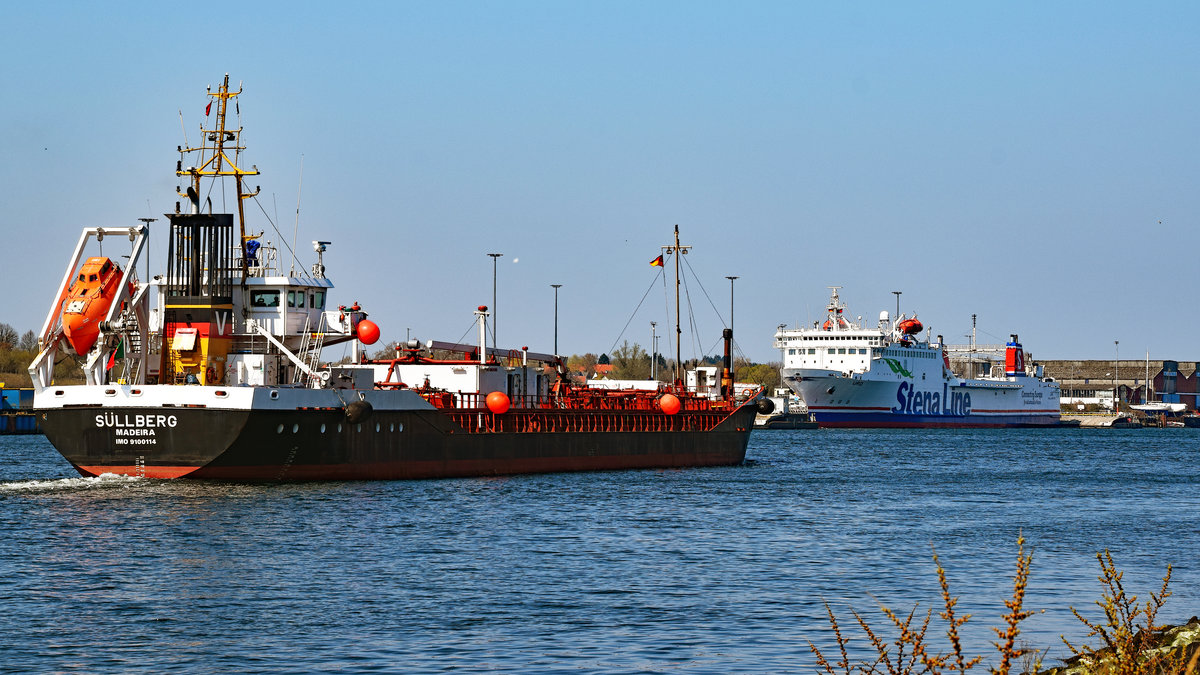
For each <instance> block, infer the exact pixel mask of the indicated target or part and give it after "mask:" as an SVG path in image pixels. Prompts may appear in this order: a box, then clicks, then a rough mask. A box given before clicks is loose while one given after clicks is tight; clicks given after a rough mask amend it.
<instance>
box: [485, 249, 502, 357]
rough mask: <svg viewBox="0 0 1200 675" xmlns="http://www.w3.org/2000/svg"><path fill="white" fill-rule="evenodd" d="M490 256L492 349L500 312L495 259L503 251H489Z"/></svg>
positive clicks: (493, 348) (494, 345)
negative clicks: (497, 299) (497, 308)
mask: <svg viewBox="0 0 1200 675" xmlns="http://www.w3.org/2000/svg"><path fill="white" fill-rule="evenodd" d="M488 255H490V256H491V257H492V350H495V349H496V318H497V316H498V315H499V314H500V313H499V312H497V311H496V260H498V259H499V258H500V256H502V255H504V254H503V253H489V254H488Z"/></svg>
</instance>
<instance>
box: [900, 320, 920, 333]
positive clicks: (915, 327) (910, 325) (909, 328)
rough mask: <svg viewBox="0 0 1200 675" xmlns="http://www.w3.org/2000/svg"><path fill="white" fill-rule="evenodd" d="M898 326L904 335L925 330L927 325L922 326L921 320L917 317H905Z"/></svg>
mask: <svg viewBox="0 0 1200 675" xmlns="http://www.w3.org/2000/svg"><path fill="white" fill-rule="evenodd" d="M896 328H898V329H899V330H900V333H901V334H902V335H916V334H917V333H920V332H921V331H922V330H924V328H925V326H922V325H921V322H920V321H917V320H916V319H905V320H903V321H901V322H900V325H899V326H897V327H896Z"/></svg>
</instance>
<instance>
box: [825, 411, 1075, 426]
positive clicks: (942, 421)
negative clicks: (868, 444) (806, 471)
mask: <svg viewBox="0 0 1200 675" xmlns="http://www.w3.org/2000/svg"><path fill="white" fill-rule="evenodd" d="M811 412H812V416H813V418H814V419H816V421H817V424H818V425H820V426H822V427H855V428H914V429H928V428H935V427H958V428H995V427H1048V426H1057V425H1058V421H1059V416H1058V415H1057V414H1053V415H1047V414H1042V415H897V414H895V413H892V412H830V411H825V410H813V411H811Z"/></svg>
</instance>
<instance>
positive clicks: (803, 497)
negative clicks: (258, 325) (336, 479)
mask: <svg viewBox="0 0 1200 675" xmlns="http://www.w3.org/2000/svg"><path fill="white" fill-rule="evenodd" d="M1198 432H1200V430H1192V429H1164V430H1157V429H1155V430H1152V429H1146V430H1105V431H1086V430H1053V431H1036V430H1030V431H1020V430H1003V431H1001V430H961V431H956V430H928V431H916V430H899V431H874V430H820V431H763V432H756V433H755V434H754V436H753V439H752V441H751V444H750V451H749V455H748V456H749V458H750V461H749V462H748V463H747V465H745V466H740V467H732V468H720V469H692V470H678V471H630V472H611V473H592V474H560V475H545V476H518V477H510V478H497V479H470V480H441V481H424V482H381V483H318V484H282V485H233V484H194V483H188V482H167V481H151V480H138V479H124V478H102V479H82V478H78V477H74V473H73V471H72V470H71V469H70V467H69V466H68V465H67V464H66V462H65V461H63V460H62V459H61V458H60V457H59V456H58V454H57V453H56V452H55V451H54V450H53V448H51V446H50V445H49V444H48V443H47V442H46V441H45V439H44V438H42V437H13V436H8V437H0V534H2V539H0V670H3V671H4V672H25V671H31V670H32V671H40V672H49V671H57V672H154V673H158V672H168V671H170V672H286V673H292V672H305V671H325V672H327V671H333V670H342V671H347V672H370V671H374V672H442V671H451V670H454V671H463V672H477V671H495V672H573V673H574V672H614V673H627V672H687V673H780V672H813V665H814V660H813V657H812V655H811V654H810V652H809V647H808V642H809V641H810V640H811V641H812V642H815V643H816V644H817V645H818V646H821V647H823V648H825V649H827V650H828V651H829V653H830V655H831V656H832V655H833V654H835V653H836V646H835V642H834V639H833V636H832V634H831V632H830V630H829V626H828V620H827V618H826V616H825V609H824V606H823V602H824V601H828V602H829V603H830V605H831V606H832V607H833V608H834V611H835V612H837V613H838V614H839V616H840V617H841V618H842V619H843V620H844V621H845V624H846V626H847V627H849V626H850V624H851V617H850V615H849V609H850V608H851V607H853V608H855V609H857V610H859V611H860V612H861V613H863V614H864V615H865V616H866V617H868V619H870V620H872V623H874V624H876V625H877V626H879V627H881V628H882V627H884V625H885V621H884V619H883V618H882V617H881V616H880V615H879V614H878V610H877V604H876V603H877V602H881V603H884V604H886V605H889V606H891V607H894V608H897V609H903V610H905V611H907V610H909V609H911V608H912V606H913V604H914V603H920V605H921V607H922V608H923V609H924V608H930V607H932V608H933V609H935V610H936V609H938V608H939V607H940V600H939V595H938V593H939V590H938V585H937V578H936V575H935V572H934V567H933V563H932V561H931V556H930V553H931V547H936V549H937V552H938V554H939V556H940V558H941V560H942V563H943V564H944V566H945V567H946V569H947V571H948V573H949V578H950V583H951V591H952V593H954V594H956V595H958V596H960V598H961V599H960V601H959V607H958V611H959V612H960V613H963V612H970V613H972V614H974V618H973V619H972V620H971V622H970V623H969V624H967V627H966V629H965V633H966V643H967V645H966V646H967V650H968V651H970V652H973V653H983V654H988V653H990V652H991V651H992V647H991V646H990V644H989V642H990V640H991V639H993V637H994V636H993V635H992V633H991V631H990V628H989V627H990V626H995V625H998V622H999V617H1000V615H1001V614H1002V613H1003V612H1004V607H1003V604H1002V603H1003V600H1004V599H1005V598H1007V597H1008V595H1009V593H1010V591H1011V577H1012V573H1013V569H1014V562H1015V556H1016V539H1017V536H1018V534H1019V533H1022V532H1023V533H1024V536H1025V537H1026V539H1027V540H1028V542H1029V545H1030V546H1032V547H1033V549H1034V551H1035V554H1034V561H1033V577H1032V580H1031V583H1030V587H1029V595H1028V598H1027V602H1026V606H1027V607H1028V608H1032V609H1038V610H1045V612H1044V613H1041V614H1038V615H1037V616H1035V617H1033V618H1032V619H1030V620H1028V621H1027V622H1026V623H1025V624H1024V632H1023V634H1022V637H1023V638H1024V639H1025V640H1027V641H1028V642H1029V643H1030V644H1031V645H1032V646H1036V647H1053V648H1055V651H1056V653H1058V654H1059V655H1061V654H1062V651H1063V650H1062V649H1061V647H1057V646H1056V645H1061V642H1060V640H1059V636H1060V635H1064V634H1065V635H1067V636H1068V637H1069V638H1072V639H1078V638H1082V637H1083V636H1084V634H1085V633H1086V630H1085V629H1083V627H1082V625H1081V624H1079V622H1078V621H1077V620H1076V619H1074V618H1073V617H1072V616H1071V614H1070V610H1069V607H1071V606H1075V607H1077V608H1079V609H1081V610H1083V611H1084V612H1085V613H1089V614H1091V615H1092V616H1097V612H1098V610H1097V609H1096V608H1095V606H1094V605H1093V604H1092V603H1093V602H1094V601H1095V600H1097V599H1099V597H1100V587H1099V583H1098V582H1097V580H1096V576H1097V574H1098V572H1099V568H1098V566H1097V564H1096V560H1095V553H1096V552H1097V551H1100V550H1103V549H1105V548H1107V549H1109V550H1111V552H1112V553H1113V555H1114V557H1115V558H1116V561H1117V563H1118V565H1119V566H1120V567H1121V568H1123V569H1124V570H1125V571H1126V576H1125V584H1126V588H1127V589H1129V590H1131V591H1132V592H1135V593H1137V594H1138V595H1139V596H1141V597H1143V598H1145V597H1148V592H1149V591H1150V590H1156V589H1157V588H1158V586H1159V584H1160V583H1161V577H1162V575H1163V573H1164V572H1165V568H1166V566H1167V564H1168V563H1170V564H1173V565H1175V574H1174V579H1173V581H1172V584H1171V588H1172V589H1173V590H1174V593H1175V594H1174V596H1173V597H1172V598H1171V599H1170V600H1168V602H1167V605H1166V607H1165V609H1164V615H1163V616H1162V617H1161V618H1163V619H1166V620H1169V621H1173V622H1178V621H1182V620H1185V619H1187V618H1188V617H1190V616H1192V615H1194V614H1200V569H1198V567H1197V564H1196V559H1197V558H1198V557H1200V490H1198V489H1197V488H1198V487H1200V469H1198V468H1197V467H1198V466H1200V433H1198ZM937 621H938V620H937V617H936V614H935V617H934V623H933V625H932V627H931V629H930V637H931V638H932V639H933V641H934V645H935V647H938V648H941V649H943V650H944V649H947V645H946V643H945V640H944V638H943V637H941V635H942V634H943V631H944V629H943V627H942V625H941V624H939V623H938V622H937ZM935 632H936V633H937V635H934V633H935ZM852 634H854V635H855V636H856V638H857V637H858V634H857V633H853V632H852ZM864 647H865V644H864V643H863V642H862V640H857V642H856V645H855V650H856V651H855V654H856V655H859V656H864V655H865V654H866V651H865V650H864Z"/></svg>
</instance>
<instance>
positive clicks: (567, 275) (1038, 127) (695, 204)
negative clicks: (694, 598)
mask: <svg viewBox="0 0 1200 675" xmlns="http://www.w3.org/2000/svg"><path fill="white" fill-rule="evenodd" d="M179 7H182V6H178V7H177V6H174V5H171V6H168V5H162V4H161V3H143V4H135V3H122V4H120V5H117V6H113V7H111V8H110V7H105V6H102V5H97V4H93V3H21V4H15V5H8V6H6V7H5V10H4V15H5V23H6V27H7V30H6V38H5V40H4V42H3V44H0V57H2V59H0V64H2V65H0V69H2V70H3V73H4V83H5V91H4V94H3V97H4V105H3V106H0V123H2V124H3V128H4V129H5V130H6V131H7V132H8V135H7V138H6V143H5V144H4V148H5V149H4V153H3V162H0V181H2V183H0V184H3V185H4V189H3V190H2V191H0V232H2V233H3V234H4V235H5V238H6V240H7V241H8V245H7V246H4V247H3V248H0V269H2V270H3V272H2V274H3V279H4V283H5V286H6V287H7V288H9V289H10V292H9V293H8V294H5V296H4V299H3V300H0V321H3V322H6V323H9V324H12V325H13V326H15V327H17V328H18V329H20V330H22V331H24V330H26V329H29V328H37V327H38V326H39V325H40V323H41V321H42V319H43V318H44V314H45V311H46V309H47V306H48V303H49V302H50V301H51V297H52V295H53V292H54V285H55V284H56V283H57V281H58V280H59V279H60V278H61V275H62V271H63V270H62V266H63V265H64V264H65V262H66V258H67V256H68V255H69V253H70V249H71V247H72V246H73V244H74V241H75V240H76V238H77V236H78V231H79V228H80V227H81V226H84V225H106V226H116V225H126V224H133V223H136V219H137V218H139V217H145V216H147V215H155V216H157V215H160V214H162V213H164V212H167V211H171V210H173V209H174V203H175V201H176V200H177V197H176V195H175V192H174V187H175V185H177V184H178V183H177V181H176V179H175V177H174V174H173V170H174V164H175V160H176V159H177V154H176V153H175V152H174V150H175V146H176V145H180V144H182V142H183V139H182V131H181V129H180V120H179V111H180V110H182V113H183V116H184V121H185V124H186V129H187V131H188V133H189V134H191V135H193V136H194V135H195V134H196V133H197V129H198V127H199V124H200V123H201V121H202V117H203V108H204V105H205V103H206V97H205V96H204V90H205V87H206V86H208V85H213V86H214V87H215V86H216V85H217V84H218V82H219V81H220V79H221V78H222V76H223V75H224V74H225V73H227V72H228V73H229V74H230V77H231V79H232V80H233V81H234V82H238V81H243V82H244V86H245V93H244V94H243V95H242V97H241V99H240V107H241V111H242V123H243V124H244V125H245V128H246V133H245V136H244V138H245V141H246V143H247V145H248V147H249V154H248V158H249V159H248V161H249V163H252V164H256V165H257V166H258V168H259V169H260V170H261V171H262V175H261V176H259V177H258V178H256V179H251V184H252V185H255V184H257V185H261V186H262V194H261V196H260V203H261V204H262V210H261V211H260V210H259V209H258V208H257V207H254V206H251V208H250V213H251V215H252V216H253V218H252V220H251V223H250V226H251V228H252V229H255V230H258V229H266V230H267V232H268V236H267V238H270V239H272V240H274V241H276V242H278V241H279V240H280V239H285V240H290V239H291V236H292V230H293V227H294V224H295V222H296V197H297V190H298V185H299V181H300V166H301V161H302V160H301V158H302V157H303V166H304V175H303V196H302V200H301V206H300V218H299V229H300V234H299V241H300V242H301V244H300V246H299V247H298V248H299V250H300V251H301V253H302V256H303V258H302V260H303V262H304V264H305V265H308V264H311V262H312V259H311V257H310V251H311V248H310V246H309V245H308V243H307V242H309V241H311V240H313V239H327V240H332V241H333V242H334V243H333V245H332V246H331V247H330V250H329V252H328V253H327V254H326V265H327V267H328V271H329V274H330V276H331V278H332V279H333V280H334V283H335V284H336V285H337V290H336V291H335V293H334V300H335V301H339V302H346V303H349V302H351V301H354V300H357V301H359V302H360V303H361V304H363V305H364V306H365V307H366V309H367V310H368V311H369V312H371V316H372V319H374V320H377V322H378V323H379V324H380V326H381V327H382V329H383V335H384V339H386V340H395V339H402V338H404V337H405V335H406V332H407V331H410V330H411V332H412V334H413V335H414V336H415V337H420V338H422V339H430V338H433V339H442V340H459V339H461V338H464V337H467V338H469V337H470V336H471V335H473V333H470V334H467V331H468V329H469V326H470V324H471V320H472V316H471V311H472V310H473V309H474V308H475V306H476V305H479V304H490V303H491V296H492V286H491V283H492V261H491V259H490V258H488V257H487V255H486V253H488V252H503V253H504V254H505V255H504V257H503V258H501V259H500V262H499V264H498V277H499V283H498V285H499V302H498V310H499V316H498V332H499V341H500V343H501V345H502V346H521V345H528V346H530V348H532V349H535V350H544V351H550V350H551V347H552V342H553V302H554V294H553V290H552V289H551V288H550V284H552V283H560V284H562V285H563V287H562V289H561V290H560V294H559V317H560V318H559V345H560V351H562V352H564V353H568V354H569V353H582V352H585V351H592V352H597V353H599V352H603V351H608V350H609V349H610V348H611V347H612V345H613V344H614V343H615V342H617V341H618V340H624V339H628V340H630V341H631V342H634V341H636V342H639V343H641V344H642V345H643V346H645V345H646V344H647V343H648V342H649V334H650V326H649V322H650V321H652V320H654V321H658V322H659V334H660V335H663V334H665V333H666V332H667V331H665V330H664V329H663V326H664V325H666V324H667V323H669V322H670V319H668V317H667V310H666V302H665V298H664V292H663V287H662V285H661V283H660V284H658V285H657V286H656V287H655V289H654V290H652V291H651V292H650V294H649V296H648V297H647V298H646V301H645V303H644V304H643V305H642V306H641V308H640V309H639V310H638V311H637V312H636V313H635V308H637V307H638V303H639V301H640V300H641V299H642V297H643V294H644V293H645V292H646V289H647V288H649V287H650V286H651V284H652V283H653V281H654V278H655V274H656V272H657V270H656V269H655V268H651V267H650V266H649V265H648V262H649V261H650V260H651V259H652V258H653V257H654V256H656V255H657V254H658V253H659V247H660V246H662V245H665V244H667V243H669V242H670V239H671V232H672V228H673V226H674V225H675V224H676V223H678V224H679V226H680V229H681V231H682V233H683V235H682V236H683V239H684V243H685V244H690V245H692V246H693V247H694V248H693V249H692V253H691V254H690V255H689V256H688V257H687V261H688V262H689V263H690V267H691V269H692V270H694V271H695V273H696V274H697V275H698V276H699V281H698V282H697V280H695V279H689V290H690V296H691V304H692V307H693V311H694V315H695V319H694V321H695V325H696V327H697V330H698V332H699V335H697V336H696V337H694V338H693V336H692V335H691V334H690V333H691V331H690V328H686V327H685V344H684V348H683V352H684V356H685V357H691V356H693V355H694V354H695V353H696V352H697V351H706V352H712V351H715V350H716V349H717V347H715V345H716V342H717V337H718V335H719V332H720V329H721V328H722V321H723V320H728V317H727V314H728V308H729V282H728V281H727V280H726V279H725V277H726V276H727V275H737V276H739V277H740V278H739V279H738V280H737V282H736V285H735V288H736V304H735V321H736V326H735V328H736V331H737V342H738V345H739V349H740V351H741V352H742V353H744V354H745V355H747V356H749V357H750V358H753V359H755V360H770V359H772V358H777V352H775V351H774V350H773V349H772V348H771V336H772V334H773V332H774V329H775V326H776V325H778V324H780V323H787V324H789V325H794V324H796V323H797V322H804V323H807V322H810V321H811V320H812V319H815V318H817V317H818V315H819V314H820V313H821V309H822V307H823V305H824V303H825V300H826V298H827V293H828V292H827V290H826V289H825V287H826V286H830V285H839V286H842V287H843V290H842V297H843V299H844V300H846V301H847V302H848V303H849V304H850V311H851V312H852V313H853V314H855V315H861V316H863V317H866V318H867V319H868V321H869V320H870V319H871V318H873V317H875V316H877V314H878V312H879V311H880V310H883V309H891V308H893V307H894V302H895V297H894V296H893V295H892V294H891V291H894V290H900V291H903V295H902V296H901V305H902V310H904V311H907V312H910V313H911V312H912V311H916V312H918V315H919V317H920V318H921V319H922V321H923V322H924V323H925V324H926V325H928V326H931V327H932V328H933V330H934V332H935V333H941V334H944V335H945V336H946V337H947V340H948V341H950V342H963V341H965V338H963V337H962V336H963V335H965V334H966V333H968V332H969V331H970V327H971V314H977V315H978V316H979V328H980V331H981V333H980V339H981V340H982V341H988V342H991V341H1000V340H1002V339H1004V338H1006V337H1007V335H1008V334H1009V333H1019V334H1020V335H1021V338H1022V341H1023V342H1024V343H1025V345H1026V347H1027V349H1029V350H1030V351H1032V353H1033V354H1034V356H1035V357H1040V358H1112V356H1113V355H1114V345H1113V341H1114V340H1120V342H1121V356H1122V357H1123V358H1142V357H1143V356H1144V355H1145V352H1146V350H1149V351H1150V355H1151V358H1175V359H1179V360H1200V349H1198V348H1197V345H1196V340H1195V339H1194V337H1193V336H1195V335H1196V334H1198V333H1200V313H1197V312H1195V311H1194V310H1193V302H1192V301H1191V298H1192V295H1193V292H1194V289H1195V288H1196V286H1197V271H1196V270H1197V267H1196V264H1195V263H1194V262H1193V257H1194V255H1195V254H1194V253H1193V252H1194V251H1197V250H1198V249H1200V246H1198V244H1200V234H1197V228H1196V219H1197V213H1200V209H1198V207H1200V197H1198V190H1197V186H1198V185H1200V166H1198V162H1200V159H1198V158H1200V147H1198V146H1200V136H1198V134H1197V133H1196V131H1197V122H1196V120H1198V119H1200V114H1198V113H1200V110H1198V107H1200V106H1198V96H1200V93H1198V87H1197V73H1200V38H1198V37H1197V36H1198V35H1200V20H1198V19H1200V5H1196V4H1195V3H1185V2H1178V3H1161V2H1149V3H1095V2H1086V3H1085V2H1055V3H960V2H945V3H936V2H928V3H883V2H879V3H795V2H787V3H783V2H781V3H774V2H760V3H709V2H655V3H645V2H605V3H599V2H596V3H584V2H578V3H552V2H505V3H484V2H481V3H445V2H439V3H415V2H411V3H384V2H380V3H346V4H344V5H339V6H337V7H334V6H333V4H332V3H322V4H309V3H272V2H263V3H245V4H230V3H221V2H214V3H206V4H205V5H203V6H202V7H201V6H195V7H192V6H189V8H188V9H187V10H186V11H183V10H182V9H180V8H179ZM263 211H265V212H266V213H267V214H269V215H270V217H271V219H272V220H274V221H275V226H276V227H278V229H279V234H276V233H275V232H274V230H273V226H272V225H271V224H270V223H268V222H267V221H266V219H265V218H264V216H263ZM157 225H158V226H159V227H162V226H163V221H161V220H160V221H159V223H157ZM164 242H165V237H162V236H159V237H158V238H157V244H159V245H162V244H163V243H164ZM106 253H111V251H106ZM156 259H157V260H160V261H161V260H162V255H161V253H157V252H156ZM713 305H715V306H716V308H718V309H719V311H720V313H721V316H717V313H716V312H715V311H714V309H713ZM631 317H632V320H631ZM627 322H629V327H628V329H625V330H624V332H623V329H624V327H625V326H626V323H627ZM664 351H667V350H666V349H664Z"/></svg>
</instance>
